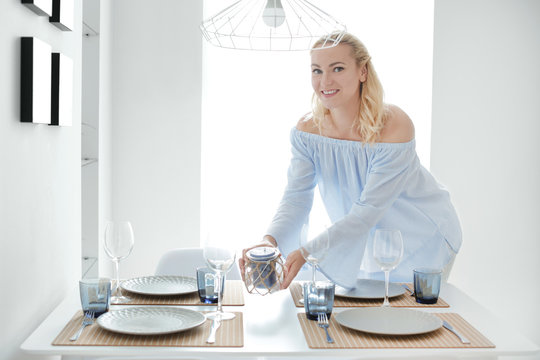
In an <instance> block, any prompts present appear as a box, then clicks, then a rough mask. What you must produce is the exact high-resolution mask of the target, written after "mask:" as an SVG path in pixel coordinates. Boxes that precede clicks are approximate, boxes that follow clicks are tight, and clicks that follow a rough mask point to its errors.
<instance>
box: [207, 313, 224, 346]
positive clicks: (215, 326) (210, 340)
mask: <svg viewBox="0 0 540 360" xmlns="http://www.w3.org/2000/svg"><path fill="white" fill-rule="evenodd" d="M220 326H221V319H220V318H219V317H216V318H214V320H213V321H212V327H211V328H210V335H208V339H206V342H207V343H208V344H213V343H215V342H216V332H217V329H219V327H220Z"/></svg>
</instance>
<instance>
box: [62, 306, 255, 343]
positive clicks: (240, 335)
mask: <svg viewBox="0 0 540 360" xmlns="http://www.w3.org/2000/svg"><path fill="white" fill-rule="evenodd" d="M235 314H236V317H235V318H234V319H232V320H226V321H222V322H221V327H220V328H219V329H218V331H217V333H216V342H215V343H214V344H207V343H206V339H207V338H208V334H209V333H210V327H211V325H212V321H210V320H207V321H205V322H204V323H203V324H202V325H201V326H198V327H196V328H194V329H190V330H186V331H181V332H177V333H173V334H167V335H125V334H119V333H115V332H112V331H108V330H105V329H103V328H101V327H100V326H99V325H98V324H97V323H96V322H94V324H92V325H90V326H87V327H86V328H85V329H84V331H83V332H82V334H81V336H80V337H79V338H78V339H77V340H76V341H70V340H69V338H70V337H72V336H73V334H75V333H76V332H77V330H79V328H80V326H81V323H82V318H83V313H82V311H78V312H77V313H76V314H75V315H74V316H73V318H72V319H71V320H70V321H69V322H68V324H67V325H66V326H65V327H64V329H63V330H62V331H61V332H60V334H58V336H57V337H56V339H54V341H53V342H52V345H59V346H179V347H242V346H244V325H243V324H244V322H243V317H242V313H241V312H235Z"/></svg>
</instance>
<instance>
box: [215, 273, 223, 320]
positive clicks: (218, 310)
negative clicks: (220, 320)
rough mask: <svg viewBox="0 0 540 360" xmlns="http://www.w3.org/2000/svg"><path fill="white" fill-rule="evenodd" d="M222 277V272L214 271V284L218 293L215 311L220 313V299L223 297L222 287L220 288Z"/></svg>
mask: <svg viewBox="0 0 540 360" xmlns="http://www.w3.org/2000/svg"><path fill="white" fill-rule="evenodd" d="M222 277H223V274H222V273H221V271H218V272H216V282H217V284H216V286H217V294H218V302H217V311H216V312H217V313H218V314H221V313H222V312H223V308H222V304H221V299H222V298H223V289H222V288H221V281H222V280H221V279H222Z"/></svg>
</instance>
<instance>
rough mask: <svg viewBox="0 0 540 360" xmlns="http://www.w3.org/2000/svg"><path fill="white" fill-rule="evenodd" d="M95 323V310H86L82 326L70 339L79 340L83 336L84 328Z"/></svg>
mask: <svg viewBox="0 0 540 360" xmlns="http://www.w3.org/2000/svg"><path fill="white" fill-rule="evenodd" d="M93 323H94V312H93V311H85V313H84V318H83V322H82V324H81V328H80V329H79V331H77V333H76V334H75V335H73V336H72V337H71V338H70V339H69V340H70V341H75V340H77V339H78V338H79V336H81V334H82V332H83V330H84V328H85V327H87V326H88V325H92V324H93Z"/></svg>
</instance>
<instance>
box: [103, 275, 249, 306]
mask: <svg viewBox="0 0 540 360" xmlns="http://www.w3.org/2000/svg"><path fill="white" fill-rule="evenodd" d="M122 292H123V293H124V294H125V295H126V296H128V297H129V298H130V299H131V301H130V302H127V303H122V304H115V303H113V302H112V303H111V305H204V306H209V305H217V304H205V303H202V302H201V300H200V299H199V293H198V292H197V291H195V292H193V293H189V294H184V295H174V296H153V295H142V294H135V293H132V292H130V291H126V290H122ZM222 304H223V305H224V306H227V305H231V306H243V305H244V283H243V282H242V280H227V282H226V284H225V292H224V293H223V303H222Z"/></svg>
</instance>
